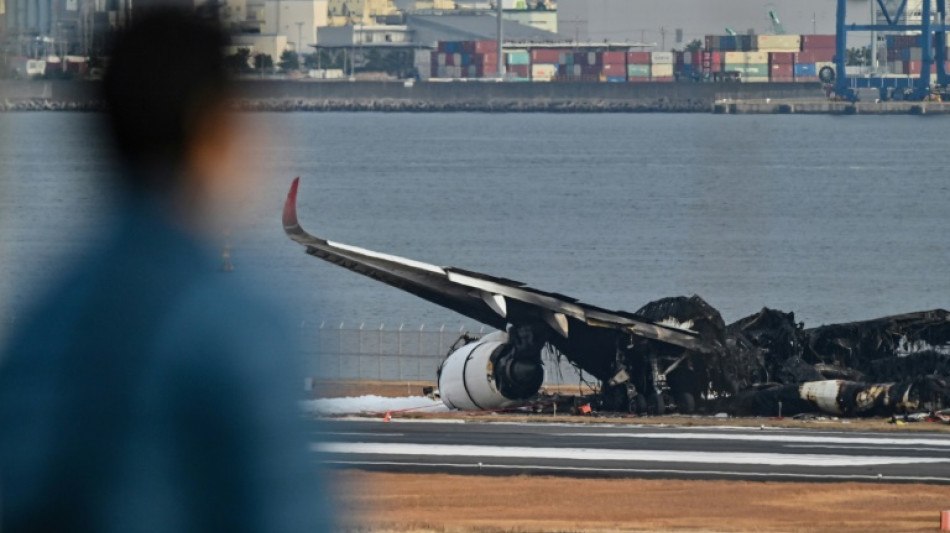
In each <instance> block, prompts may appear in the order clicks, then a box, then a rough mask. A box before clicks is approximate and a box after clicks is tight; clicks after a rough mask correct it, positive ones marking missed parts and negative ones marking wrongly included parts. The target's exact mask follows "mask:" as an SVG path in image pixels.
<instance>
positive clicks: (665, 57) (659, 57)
mask: <svg viewBox="0 0 950 533" xmlns="http://www.w3.org/2000/svg"><path fill="white" fill-rule="evenodd" d="M650 62H651V63H653V64H654V65H672V64H673V52H652V53H651V54H650Z"/></svg>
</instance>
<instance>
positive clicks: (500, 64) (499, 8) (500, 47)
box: [495, 0, 505, 80]
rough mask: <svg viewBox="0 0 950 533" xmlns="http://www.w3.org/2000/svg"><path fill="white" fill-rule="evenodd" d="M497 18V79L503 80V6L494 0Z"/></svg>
mask: <svg viewBox="0 0 950 533" xmlns="http://www.w3.org/2000/svg"><path fill="white" fill-rule="evenodd" d="M495 4H496V5H495V7H496V8H497V17H498V21H497V22H498V79H502V80H503V79H505V37H504V34H503V33H502V22H503V19H504V16H505V6H504V3H503V2H502V0H495Z"/></svg>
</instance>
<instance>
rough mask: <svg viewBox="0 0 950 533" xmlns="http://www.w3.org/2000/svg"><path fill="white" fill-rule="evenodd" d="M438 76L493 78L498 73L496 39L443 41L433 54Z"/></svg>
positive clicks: (433, 65)
mask: <svg viewBox="0 0 950 533" xmlns="http://www.w3.org/2000/svg"><path fill="white" fill-rule="evenodd" d="M431 74H432V76H433V77H436V78H491V77H494V76H496V75H497V74H498V46H497V43H495V41H441V42H439V48H438V51H436V52H434V53H433V54H432V64H431Z"/></svg>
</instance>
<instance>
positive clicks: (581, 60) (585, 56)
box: [560, 52, 602, 65]
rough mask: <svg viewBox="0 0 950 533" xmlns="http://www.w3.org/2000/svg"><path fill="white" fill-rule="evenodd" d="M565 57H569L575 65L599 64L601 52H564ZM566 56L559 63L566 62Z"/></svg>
mask: <svg viewBox="0 0 950 533" xmlns="http://www.w3.org/2000/svg"><path fill="white" fill-rule="evenodd" d="M565 55H566V56H567V57H571V58H572V59H573V61H574V64H575V65H600V64H601V58H602V56H601V54H600V53H599V52H576V53H574V54H565ZM567 57H565V58H563V59H562V60H561V61H560V63H566V62H567V61H565V60H566V59H567Z"/></svg>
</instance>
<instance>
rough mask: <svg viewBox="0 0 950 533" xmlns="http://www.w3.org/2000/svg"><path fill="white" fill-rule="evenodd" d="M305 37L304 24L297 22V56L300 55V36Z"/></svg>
mask: <svg viewBox="0 0 950 533" xmlns="http://www.w3.org/2000/svg"><path fill="white" fill-rule="evenodd" d="M301 35H303V22H297V55H298V56H299V55H300V36H301Z"/></svg>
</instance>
